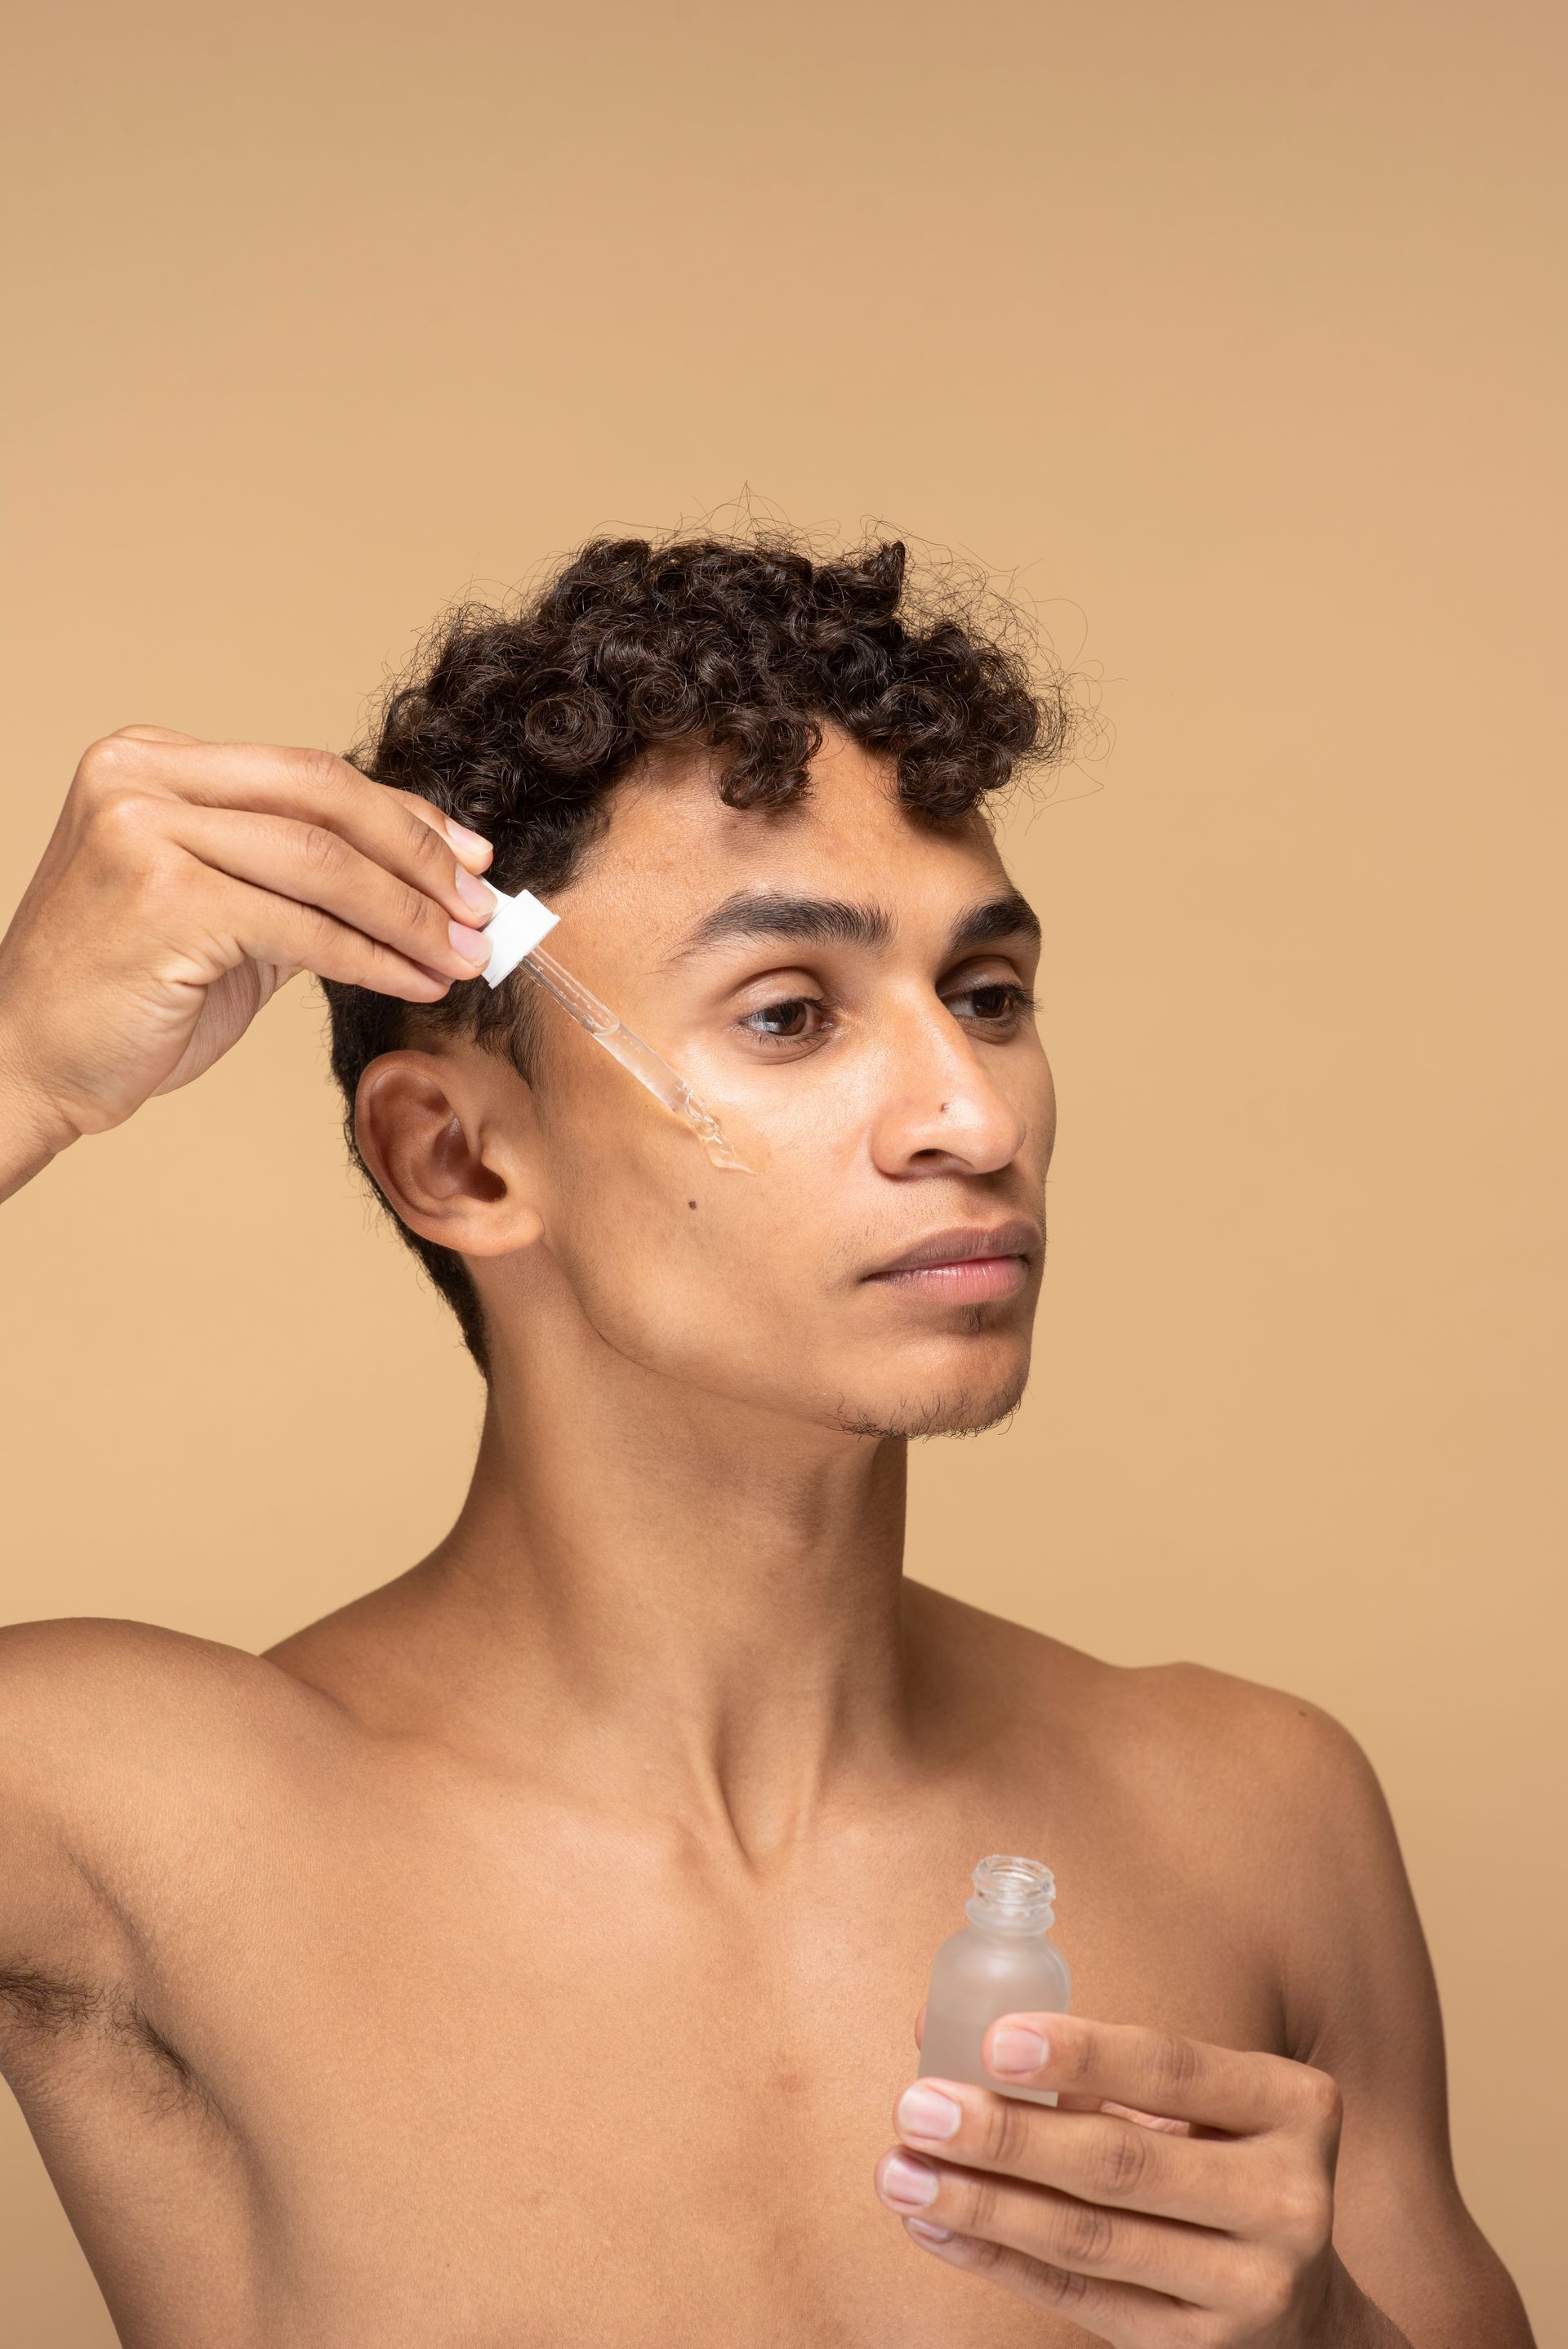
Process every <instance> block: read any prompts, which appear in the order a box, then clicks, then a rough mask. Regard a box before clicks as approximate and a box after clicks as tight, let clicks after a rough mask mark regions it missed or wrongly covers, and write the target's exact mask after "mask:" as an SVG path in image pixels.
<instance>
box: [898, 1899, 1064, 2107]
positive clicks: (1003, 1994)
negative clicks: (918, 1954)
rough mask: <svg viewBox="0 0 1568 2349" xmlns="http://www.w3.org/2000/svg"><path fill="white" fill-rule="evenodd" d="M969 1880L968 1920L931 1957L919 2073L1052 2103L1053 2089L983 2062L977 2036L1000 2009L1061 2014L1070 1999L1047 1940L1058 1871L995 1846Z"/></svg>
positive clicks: (1060, 1959)
mask: <svg viewBox="0 0 1568 2349" xmlns="http://www.w3.org/2000/svg"><path fill="white" fill-rule="evenodd" d="M974 1884H975V1891H974V1895H973V1897H972V1898H971V1899H968V1900H966V1901H965V1904H964V1913H965V1916H966V1917H967V1918H968V1920H969V1922H968V1924H967V1925H964V1926H961V1927H960V1928H959V1930H958V1931H957V1932H956V1933H954V1934H951V1935H950V1936H949V1938H948V1939H947V1940H945V1941H944V1943H943V1944H942V1947H941V1948H940V1949H939V1950H938V1951H937V1952H936V1955H935V1957H934V1959H933V1960H932V1961H931V1982H930V1986H929V1988H928V1989H927V1991H926V1994H925V2028H924V2035H923V2038H922V2040H921V2045H920V2070H921V2076H922V2077H923V2078H926V2077H929V2078H934V2079H941V2080H966V2081H972V2082H973V2083H975V2085H977V2086H979V2087H982V2088H990V2089H993V2090H994V2091H995V2094H996V2095H1000V2096H1018V2097H1021V2098H1022V2099H1023V2100H1024V2102H1025V2103H1026V2104H1031V2105H1054V2104H1055V2103H1056V2101H1057V2092H1056V2090H1055V2089H1054V2088H1010V2087H1006V2086H1004V2085H1003V2084H1002V2082H1001V2081H1000V2080H999V2079H997V2077H996V2075H995V2073H994V2072H988V2071H987V2070H986V2069H985V2059H984V2057H983V2056H982V2055H981V2053H980V2042H981V2041H982V2039H983V2038H984V2037H985V2032H986V2029H987V2027H988V2025H989V2024H991V2023H995V2020H996V2018H997V2016H998V2015H999V2014H1011V2013H1014V2012H1015V2010H1021V2011H1023V2012H1026V2013H1033V2012H1037V2011H1038V2012H1045V2013H1052V2014H1065V2013H1067V2011H1068V2007H1069V2005H1070V2004H1071V2002H1072V1976H1071V1974H1070V1973H1069V1972H1068V1961H1067V1960H1066V1959H1065V1958H1064V1957H1063V1955H1062V1953H1061V1951H1059V1950H1058V1949H1057V1946H1056V1943H1055V1942H1054V1941H1053V1940H1050V1939H1049V1933H1050V1928H1051V1926H1052V1925H1053V1924H1054V1923H1055V1921H1056V1910H1055V1909H1053V1908H1052V1906H1051V1903H1052V1902H1053V1900H1055V1899H1056V1897H1057V1881H1056V1878H1055V1877H1054V1876H1053V1875H1052V1874H1051V1871H1050V1869H1049V1868H1045V1867H1042V1866H1041V1864H1040V1862H1039V1861H1038V1860H1037V1859H1017V1858H1014V1857H1009V1856H1008V1855H1007V1854H1006V1853H1003V1852H993V1853H992V1854H991V1855H990V1857H988V1858H986V1859H983V1860H981V1861H980V1862H979V1864H978V1866H977V1867H976V1868H975V1875H974Z"/></svg>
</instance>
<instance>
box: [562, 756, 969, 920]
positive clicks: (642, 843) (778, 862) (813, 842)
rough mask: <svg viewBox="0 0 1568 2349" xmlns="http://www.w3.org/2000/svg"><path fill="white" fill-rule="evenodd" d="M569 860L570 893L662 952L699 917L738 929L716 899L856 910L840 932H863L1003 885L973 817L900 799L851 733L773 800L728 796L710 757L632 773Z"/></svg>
mask: <svg viewBox="0 0 1568 2349" xmlns="http://www.w3.org/2000/svg"><path fill="white" fill-rule="evenodd" d="M580 872H581V877H580V881H579V882H577V883H574V884H573V891H572V894H573V895H576V894H577V892H578V890H579V888H580V889H581V894H582V898H583V901H584V902H585V903H586V901H588V900H590V899H593V900H595V901H597V902H598V903H599V904H601V905H604V906H605V907H606V908H609V907H610V906H611V905H614V907H615V908H616V909H617V910H620V911H624V913H625V914H627V915H628V916H635V917H636V918H637V919H638V920H639V922H640V924H642V925H643V926H645V928H646V929H647V930H648V931H650V932H655V931H656V932H657V934H658V935H659V937H660V939H661V941H662V943H663V946H664V948H665V951H666V952H673V951H676V949H678V948H679V947H682V946H683V945H684V944H685V943H686V941H687V939H688V937H689V936H690V934H691V933H692V932H693V931H694V929H696V927H698V926H701V925H704V924H706V923H707V922H709V921H712V922H713V923H714V924H715V925H716V926H723V925H724V924H726V923H727V926H728V928H729V933H730V935H732V936H734V935H738V925H737V923H736V922H735V921H734V920H732V919H730V918H729V916H727V915H726V913H725V910H724V909H725V908H726V907H727V906H731V907H732V906H733V904H734V902H736V901H739V900H741V899H747V900H751V901H756V900H759V899H762V898H764V897H769V896H773V897H780V898H792V899H810V900H815V901H818V902H819V903H820V904H823V905H826V904H830V903H832V904H836V905H840V906H842V907H849V908H853V909H856V910H855V911H854V912H853V913H851V914H847V915H846V916H844V917H843V921H842V925H841V937H842V939H843V941H844V942H845V943H854V942H860V943H872V936H871V932H872V929H881V928H882V926H884V925H885V923H886V922H890V921H891V922H892V923H894V924H897V923H899V922H900V921H901V920H908V919H909V918H911V917H912V916H914V915H916V914H918V913H919V912H920V911H921V910H922V909H929V912H930V913H931V914H932V915H934V916H935V917H936V918H937V919H939V920H942V919H946V918H948V917H949V916H951V914H952V913H953V912H954V911H955V910H956V909H957V907H958V906H959V905H964V904H968V903H970V902H972V901H973V900H975V898H976V897H978V896H997V895H1005V894H1006V892H1007V891H1008V890H1009V889H1010V887H1011V885H1010V883H1009V882H1008V879H1007V876H1006V870H1005V867H1004V866H1003V864H1002V860H1001V857H1000V855H999V854H998V853H997V850H996V846H995V841H994V840H993V839H992V836H991V833H990V831H989V828H988V826H987V825H986V824H985V821H984V819H983V818H981V817H979V816H977V815H976V816H971V817H967V818H958V819H949V820H947V821H945V822H939V821H936V820H934V819H933V818H932V817H930V816H929V815H927V814H925V813H924V812H922V811H920V810H916V809H912V808H910V807H908V806H907V805H906V804H905V803H904V802H902V801H901V800H900V799H899V797H898V792H897V779H896V770H895V769H894V766H893V763H892V761H891V760H885V759H882V758H876V757H873V756H872V754H871V753H869V752H865V751H862V750H860V748H859V746H858V745H855V744H849V745H847V746H845V747H844V748H843V749H842V750H835V751H834V752H833V753H832V754H831V755H830V754H829V753H827V752H824V753H823V754H822V755H820V757H819V758H818V759H816V760H814V761H812V762H811V767H810V790H808V791H807V792H802V793H801V794H799V796H798V797H797V798H795V799H793V800H791V801H789V802H787V803H786V804H785V805H784V806H783V807H780V808H769V807H761V808H732V807H730V806H728V805H727V803H726V802H725V801H724V800H723V799H721V798H720V796H719V793H718V791H717V787H716V783H715V781H714V772H713V767H712V763H711V761H700V762H699V761H696V760H693V761H689V762H686V763H684V764H683V765H681V766H680V767H678V768H676V767H672V766H671V765H670V764H668V763H665V764H664V765H663V766H662V767H661V768H660V769H658V770H655V771H652V772H650V773H647V774H644V775H639V776H637V777H635V778H634V779H632V780H630V781H628V782H627V783H625V784H624V785H623V786H622V787H621V788H620V789H619V790H618V791H617V792H616V793H615V795H614V800H613V802H612V803H611V806H610V809H609V811H608V822H607V823H606V824H605V826H604V829H603V831H602V832H601V833H600V835H599V838H598V840H597V841H596V842H595V843H594V847H593V851H592V853H591V854H590V855H589V857H588V858H587V859H585V860H584V864H583V866H582V868H580ZM862 917H864V918H862ZM851 933H856V934H857V935H856V936H851ZM754 934H757V933H755V932H754ZM773 934H774V935H776V936H782V935H784V934H785V932H784V930H783V929H782V928H780V927H776V928H775V929H774V932H773Z"/></svg>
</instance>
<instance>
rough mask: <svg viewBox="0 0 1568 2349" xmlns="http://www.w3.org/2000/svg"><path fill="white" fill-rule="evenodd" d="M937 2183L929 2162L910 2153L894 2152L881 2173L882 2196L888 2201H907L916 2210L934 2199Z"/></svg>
mask: <svg viewBox="0 0 1568 2349" xmlns="http://www.w3.org/2000/svg"><path fill="white" fill-rule="evenodd" d="M938 2183H939V2181H938V2178H937V2175H936V2172H935V2170H934V2169H933V2168H932V2166H931V2164H930V2162H929V2161H922V2160H921V2159H920V2158H919V2157H918V2155H916V2154H912V2153H895V2154H894V2155H893V2157H892V2160H891V2161H890V2162H889V2163H888V2165H887V2168H885V2169H884V2170H883V2171H882V2194H883V2196H884V2198H885V2199H887V2200H888V2201H889V2202H907V2203H908V2204H909V2205H910V2206H911V2207H912V2208H913V2209H916V2210H918V2209H920V2207H921V2205H922V2204H923V2203H925V2202H934V2201H935V2199H936V2189H937V2185H938Z"/></svg>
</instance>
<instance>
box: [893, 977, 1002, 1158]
mask: <svg viewBox="0 0 1568 2349" xmlns="http://www.w3.org/2000/svg"><path fill="white" fill-rule="evenodd" d="M1004 1063H1009V1064H1010V1066H1009V1067H1007V1068H1005V1067H1004ZM988 1064H989V1065H988ZM1009 1074H1010V1075H1011V1076H1012V1078H1013V1079H1014V1081H1015V1082H1016V1079H1017V1076H1018V1074H1019V1071H1018V1068H1017V1063H1016V1059H1015V1058H1014V1056H1013V1055H1012V1054H1010V1053H1008V1052H1006V1050H1005V1049H1004V1048H1003V1047H1001V1046H999V1045H996V1044H988V1043H979V1044H976V1043H974V1042H972V1041H971V1040H970V1039H969V1038H968V1037H967V1036H965V1033H964V1031H963V1029H962V1028H961V1027H960V1025H959V1023H958V1021H957V1019H955V1018H954V1015H953V1013H952V1012H950V1011H948V1010H946V1009H938V1010H937V1011H936V1012H934V1013H927V1012H922V1014H921V1015H919V1016H918V1017H916V1018H913V1019H909V1020H907V1021H905V1022H903V1023H901V1026H900V1030H899V1033H898V1036H897V1038H896V1040H890V1050H889V1065H888V1068H887V1071H886V1077H885V1084H884V1090H883V1094H882V1102H881V1104H880V1106H879V1110H878V1114H877V1118H876V1121H875V1123H874V1126H873V1129H872V1155H873V1157H874V1158H875V1160H876V1164H877V1165H878V1166H879V1167H880V1168H881V1170H882V1173H883V1174H954V1173H962V1174H995V1173H996V1172H997V1170H998V1169H999V1168H1000V1167H1003V1166H1006V1165H1010V1164H1011V1163H1012V1161H1013V1160H1014V1159H1015V1158H1016V1156H1017V1155H1018V1153H1019V1151H1020V1150H1021V1149H1022V1148H1023V1146H1024V1143H1025V1142H1026V1140H1027V1138H1028V1132H1029V1126H1028V1120H1027V1118H1026V1116H1025V1114H1024V1112H1023V1109H1022V1107H1021V1105H1020V1103H1019V1102H1017V1101H1016V1099H1015V1098H1014V1097H1013V1094H1012V1093H1011V1092H1009V1091H1007V1090H1006V1086H1005V1084H1004V1081H1003V1080H1004V1077H1005V1076H1006V1075H1009Z"/></svg>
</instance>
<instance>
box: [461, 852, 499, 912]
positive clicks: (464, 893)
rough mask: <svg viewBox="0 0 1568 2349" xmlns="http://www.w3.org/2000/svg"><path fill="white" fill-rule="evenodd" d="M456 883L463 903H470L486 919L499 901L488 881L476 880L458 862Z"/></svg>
mask: <svg viewBox="0 0 1568 2349" xmlns="http://www.w3.org/2000/svg"><path fill="white" fill-rule="evenodd" d="M457 883H458V895H459V897H460V898H461V899H462V901H463V903H464V905H471V906H472V908H473V910H474V912H475V913H476V914H483V916H485V918H486V920H487V921H488V920H489V918H490V916H491V915H492V914H493V913H494V912H495V909H496V906H497V905H498V904H499V902H500V900H499V899H498V898H497V896H496V894H495V891H494V890H493V889H492V888H491V887H490V883H489V882H488V881H477V880H476V879H475V878H474V875H473V874H471V873H465V872H464V870H463V868H462V866H461V865H460V864H459V867H458V872H457Z"/></svg>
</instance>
